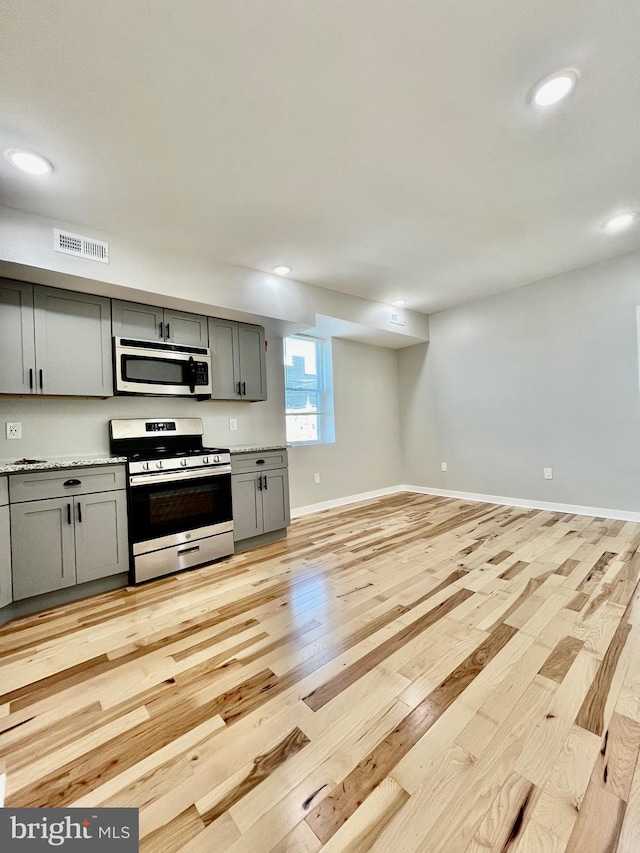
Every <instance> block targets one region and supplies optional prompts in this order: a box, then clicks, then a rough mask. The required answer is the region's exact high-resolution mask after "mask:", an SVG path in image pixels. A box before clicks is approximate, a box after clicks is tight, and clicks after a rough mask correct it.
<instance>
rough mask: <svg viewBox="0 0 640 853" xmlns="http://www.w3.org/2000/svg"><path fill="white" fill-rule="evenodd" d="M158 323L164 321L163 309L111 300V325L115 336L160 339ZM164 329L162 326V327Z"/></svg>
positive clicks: (145, 339)
mask: <svg viewBox="0 0 640 853" xmlns="http://www.w3.org/2000/svg"><path fill="white" fill-rule="evenodd" d="M160 323H164V311H163V310H162V308H155V307H154V306H153V305H139V304H138V303H137V302H121V301H120V300H119V299H113V300H112V301H111V326H112V329H113V335H114V337H117V338H140V339H141V340H143V341H159V340H162V338H161V335H160ZM162 328H163V329H164V326H163V327H162Z"/></svg>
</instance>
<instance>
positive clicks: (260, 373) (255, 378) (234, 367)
mask: <svg viewBox="0 0 640 853" xmlns="http://www.w3.org/2000/svg"><path fill="white" fill-rule="evenodd" d="M209 344H210V347H211V361H212V367H211V373H212V384H213V393H212V395H211V397H212V399H214V400H247V401H256V400H266V399H267V365H266V357H265V349H264V347H265V338H264V329H263V328H262V326H253V325H251V324H249V323H237V322H235V320H219V319H214V318H212V317H210V318H209Z"/></svg>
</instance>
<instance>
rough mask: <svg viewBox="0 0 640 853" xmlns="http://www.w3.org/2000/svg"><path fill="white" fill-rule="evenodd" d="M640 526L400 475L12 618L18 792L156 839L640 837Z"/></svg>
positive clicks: (163, 851)
mask: <svg viewBox="0 0 640 853" xmlns="http://www.w3.org/2000/svg"><path fill="white" fill-rule="evenodd" d="M639 544H640V524H634V523H631V522H621V521H606V520H602V519H593V518H588V517H584V516H571V515H562V514H554V513H550V512H543V511H538V510H532V511H528V510H523V509H515V508H511V507H500V506H494V505H489V504H478V503H474V504H471V503H465V502H462V501H455V500H450V499H444V498H438V497H430V496H424V495H409V494H400V495H394V496H393V497H388V498H384V499H379V500H374V501H368V502H366V503H362V504H357V505H353V506H350V507H346V508H342V509H337V510H331V511H328V512H324V513H319V514H317V515H313V516H309V517H307V518H304V519H300V520H298V521H295V522H294V524H293V525H292V527H291V530H290V534H289V537H288V538H287V540H285V541H283V542H279V543H276V544H274V545H269V546H266V547H264V548H261V549H258V550H255V551H252V552H250V553H247V554H242V555H238V556H235V557H232V558H230V559H228V560H226V561H224V562H223V563H218V564H217V565H213V566H210V567H206V568H204V569H201V570H197V571H193V572H189V573H185V574H182V575H179V576H175V577H171V578H167V579H164V580H161V581H158V582H155V583H153V584H150V585H147V586H145V587H142V588H137V589H133V588H130V589H127V590H119V591H117V592H113V593H108V594H106V595H102V596H99V597H96V598H93V599H90V600H86V601H83V602H80V603H75V604H73V605H69V606H66V607H63V608H60V609H58V610H56V611H50V612H48V613H45V614H41V615H40V616H35V617H29V618H26V619H22V620H20V621H16V622H14V623H12V624H11V625H9V626H7V627H6V628H5V629H4V630H2V631H0V655H1V656H0V693H2V695H1V696H0V732H1V733H2V734H0V754H1V756H2V758H1V759H0V772H1V771H2V769H3V765H4V767H5V768H6V771H7V805H9V806H70V805H78V806H86V807H90V806H116V805H123V806H124V805H126V806H136V807H138V808H139V809H140V827H141V835H142V839H143V840H142V844H141V850H143V851H146V853H150V851H153V852H154V853H156V851H157V853H172V851H177V850H181V851H183V853H224V851H231V853H240V851H244V852H245V853H260V852H261V851H264V853H267V851H272V853H285V851H292V853H315V851H319V850H322V851H324V853H343V852H344V851H349V853H360V852H361V851H368V850H371V851H375V853H401V851H425V852H426V853H440V851H441V853H457V852H458V851H459V853H463V851H466V853H481V851H482V852H483V853H486V851H496V853H506V851H510V853H516V851H517V853H546V851H549V853H552V851H553V853H560V851H568V853H600V851H602V853H604V851H619V852H620V853H632V851H634V853H637V851H639V850H640V766H637V758H638V751H639V749H640V654H639V653H638V652H639V649H640V602H639V597H640V596H639V593H638V589H637V582H638V576H639V573H640V555H639V554H638V553H637V549H638V546H639Z"/></svg>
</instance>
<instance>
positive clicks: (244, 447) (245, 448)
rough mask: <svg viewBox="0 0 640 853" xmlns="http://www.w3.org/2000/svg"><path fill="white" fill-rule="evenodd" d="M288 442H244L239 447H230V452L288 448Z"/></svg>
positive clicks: (256, 451)
mask: <svg viewBox="0 0 640 853" xmlns="http://www.w3.org/2000/svg"><path fill="white" fill-rule="evenodd" d="M286 449H287V445H286V444H243V445H240V446H239V447H230V448H229V451H230V453H264V452H266V451H267V450H286Z"/></svg>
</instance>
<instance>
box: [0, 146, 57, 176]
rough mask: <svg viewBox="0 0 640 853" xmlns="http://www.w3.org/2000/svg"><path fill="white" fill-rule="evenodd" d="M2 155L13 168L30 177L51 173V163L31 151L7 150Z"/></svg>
mask: <svg viewBox="0 0 640 853" xmlns="http://www.w3.org/2000/svg"><path fill="white" fill-rule="evenodd" d="M4 153H5V156H6V158H7V159H8V160H9V161H10V162H11V163H13V165H14V166H17V167H18V169H22V171H23V172H29V174H30V175H44V174H46V173H47V172H53V166H52V165H51V163H50V162H49V161H48V160H45V158H44V157H41V156H40V155H39V154H34V153H33V151H22V150H21V149H20V148H9V149H8V150H7V151H5V152H4Z"/></svg>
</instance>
